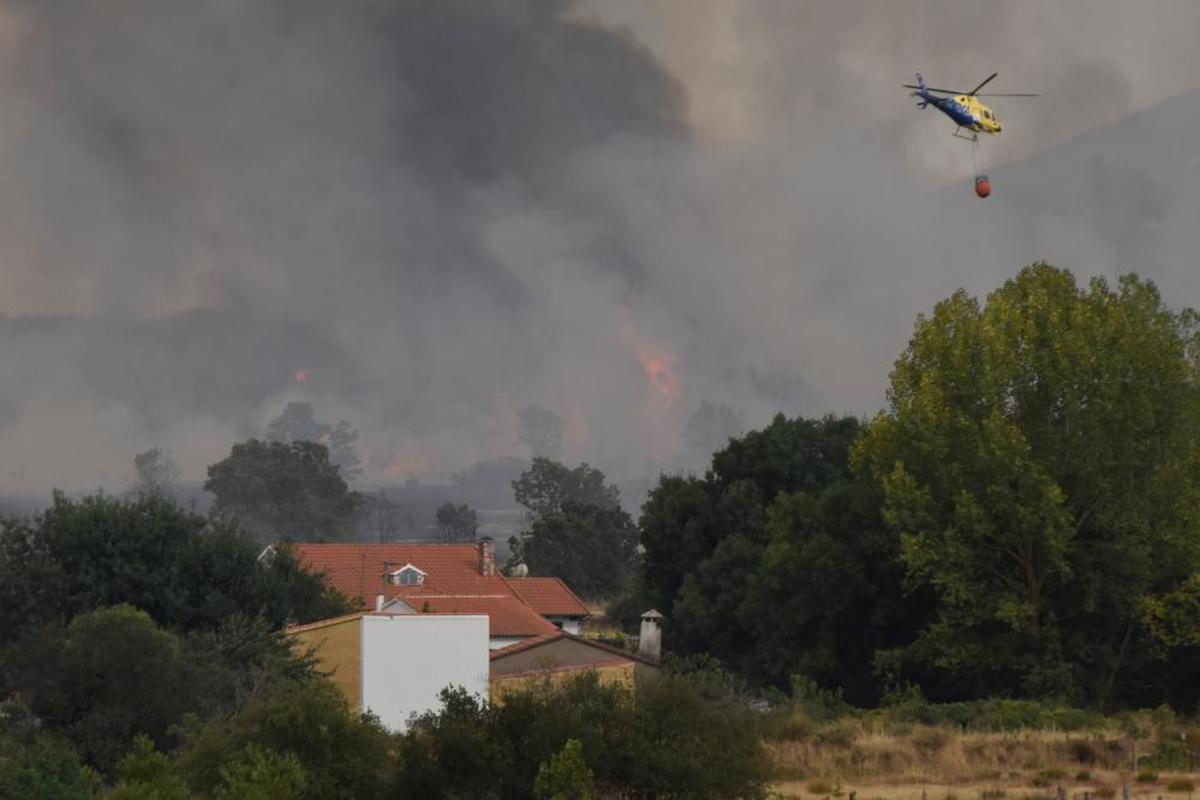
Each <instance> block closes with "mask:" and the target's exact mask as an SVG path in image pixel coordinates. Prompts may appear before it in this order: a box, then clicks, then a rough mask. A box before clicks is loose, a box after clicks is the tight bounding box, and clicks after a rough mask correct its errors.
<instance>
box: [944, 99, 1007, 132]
mask: <svg viewBox="0 0 1200 800" xmlns="http://www.w3.org/2000/svg"><path fill="white" fill-rule="evenodd" d="M954 101H955V102H956V103H958V105H959V108H960V109H961V111H963V112H966V114H967V115H968V116H969V117H970V118H971V120H972V124H971V125H969V126H967V125H964V126H963V127H969V128H970V129H971V130H972V131H974V132H975V133H999V132H1000V131H1001V130H1003V127H1002V126H1001V125H1000V118H999V117H997V116H996V112H995V111H992V109H991V108H990V107H989V106H988V105H987V104H985V103H981V102H980V101H979V98H978V97H972V96H971V95H965V94H964V95H959V96H958V97H955V98H954Z"/></svg>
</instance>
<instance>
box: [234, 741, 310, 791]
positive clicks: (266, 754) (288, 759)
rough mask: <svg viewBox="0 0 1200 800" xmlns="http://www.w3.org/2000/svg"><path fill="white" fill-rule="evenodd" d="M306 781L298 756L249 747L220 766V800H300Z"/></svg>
mask: <svg viewBox="0 0 1200 800" xmlns="http://www.w3.org/2000/svg"><path fill="white" fill-rule="evenodd" d="M306 783H307V778H306V776H305V774H304V768H303V767H301V766H300V762H299V761H298V760H297V759H296V757H295V756H293V755H290V754H287V755H280V754H278V753H275V752H272V751H271V750H264V749H262V748H260V747H256V746H254V745H250V746H249V747H247V748H246V751H245V752H244V753H243V754H242V755H241V756H240V757H239V758H238V759H236V760H234V761H232V762H230V763H229V764H226V765H225V766H223V767H221V785H220V787H219V788H218V789H217V791H216V794H215V797H216V798H217V800H299V798H301V797H303V796H304V787H305V784H306Z"/></svg>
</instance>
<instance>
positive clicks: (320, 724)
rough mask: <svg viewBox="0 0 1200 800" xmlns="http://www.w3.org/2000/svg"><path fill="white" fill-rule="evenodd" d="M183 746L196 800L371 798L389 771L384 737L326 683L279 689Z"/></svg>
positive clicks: (199, 728) (199, 730)
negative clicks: (252, 790)
mask: <svg viewBox="0 0 1200 800" xmlns="http://www.w3.org/2000/svg"><path fill="white" fill-rule="evenodd" d="M185 739H186V741H185V744H184V747H183V748H182V751H181V752H180V754H179V759H178V761H179V768H180V771H181V773H182V775H183V776H184V778H185V779H186V781H187V783H188V786H189V788H190V789H191V790H192V791H193V793H194V794H196V795H201V796H207V795H209V794H214V793H217V792H218V791H221V790H222V787H225V789H226V790H228V791H233V790H235V789H236V788H238V787H242V788H245V787H246V786H248V785H254V786H257V787H260V789H259V790H263V791H265V789H261V787H274V788H275V789H276V790H278V791H280V792H284V793H285V795H284V796H296V797H305V798H314V800H315V799H316V798H332V797H355V798H358V797H365V798H370V797H376V796H377V795H378V794H379V792H380V791H381V790H382V788H383V786H384V785H385V784H386V782H387V778H388V772H389V768H390V766H391V761H390V758H389V756H388V748H389V745H390V740H391V737H390V736H389V735H388V733H387V732H386V731H384V730H383V728H382V726H380V725H379V723H378V722H377V721H376V720H375V719H374V718H372V717H369V716H367V717H362V716H359V715H358V714H355V713H354V712H353V711H351V710H350V708H349V706H347V704H346V701H345V700H344V699H343V697H342V695H341V693H340V692H339V691H338V689H337V688H335V687H334V686H333V684H331V683H329V682H328V681H325V680H311V681H305V682H298V681H297V682H291V681H288V682H281V683H279V684H277V685H276V686H274V687H272V688H271V689H270V691H268V692H267V693H265V694H264V695H263V696H261V697H259V698H256V699H255V700H253V701H252V702H250V703H249V704H248V705H247V706H246V707H245V708H244V709H243V710H242V711H241V712H239V713H238V714H236V715H234V716H232V717H230V718H217V719H213V720H210V721H208V722H206V723H194V724H193V725H192V726H190V727H189V728H187V729H186V730H185ZM301 787H302V788H301ZM289 793H290V794H289Z"/></svg>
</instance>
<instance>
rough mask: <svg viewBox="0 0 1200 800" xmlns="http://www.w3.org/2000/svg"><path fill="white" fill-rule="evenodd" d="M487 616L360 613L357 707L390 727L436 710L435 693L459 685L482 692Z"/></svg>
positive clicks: (399, 726) (399, 727) (485, 679)
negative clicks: (358, 696) (359, 678)
mask: <svg viewBox="0 0 1200 800" xmlns="http://www.w3.org/2000/svg"><path fill="white" fill-rule="evenodd" d="M488 677H489V663H488V618H487V617H486V616H483V615H478V616H467V615H438V614H393V615H377V616H372V615H369V614H364V615H363V617H362V707H363V709H364V710H367V711H371V712H372V713H374V714H375V715H376V716H377V717H379V719H380V721H381V722H383V724H384V725H385V726H387V727H388V728H389V729H390V730H394V731H400V730H404V728H405V727H406V725H407V723H408V718H409V716H410V715H411V714H414V713H416V714H422V713H424V712H426V711H436V710H437V709H438V708H440V707H441V703H440V701H439V700H438V694H439V693H440V692H441V691H442V689H445V688H446V687H448V686H462V687H463V688H465V689H466V690H467V691H468V692H470V693H471V694H477V695H480V696H481V697H483V698H484V699H485V700H486V699H487V697H488Z"/></svg>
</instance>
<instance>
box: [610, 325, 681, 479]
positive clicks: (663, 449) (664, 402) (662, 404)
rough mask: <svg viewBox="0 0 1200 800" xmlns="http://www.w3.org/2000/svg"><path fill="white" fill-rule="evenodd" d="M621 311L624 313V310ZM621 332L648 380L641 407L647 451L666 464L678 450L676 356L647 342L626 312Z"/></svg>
mask: <svg viewBox="0 0 1200 800" xmlns="http://www.w3.org/2000/svg"><path fill="white" fill-rule="evenodd" d="M623 311H624V310H623ZM619 320H620V325H621V332H622V334H623V337H622V338H624V339H625V341H626V342H628V344H629V345H630V347H631V348H632V349H633V352H634V353H635V354H636V355H637V359H638V363H639V364H640V365H641V367H642V372H643V373H645V375H646V378H647V384H648V385H647V390H646V395H645V400H644V403H643V407H642V426H643V431H644V436H645V443H646V448H647V452H648V453H649V454H650V455H651V456H652V457H653V458H654V459H655V460H657V461H666V460H668V459H669V458H670V457H671V454H672V453H673V451H674V450H675V449H676V448H677V447H678V439H679V434H678V427H679V420H678V411H679V404H678V401H679V397H680V389H681V381H680V378H679V373H678V370H677V369H676V364H675V361H676V359H675V354H674V353H673V352H671V351H670V350H668V349H667V348H666V347H665V346H664V345H661V344H659V343H657V342H653V341H650V340H649V339H648V338H646V337H645V336H643V335H641V334H640V333H639V332H638V330H637V329H636V328H635V327H634V325H633V322H632V320H631V319H630V318H629V316H628V314H627V313H622V314H621V316H620V317H619Z"/></svg>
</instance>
